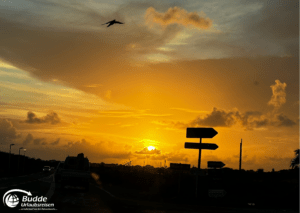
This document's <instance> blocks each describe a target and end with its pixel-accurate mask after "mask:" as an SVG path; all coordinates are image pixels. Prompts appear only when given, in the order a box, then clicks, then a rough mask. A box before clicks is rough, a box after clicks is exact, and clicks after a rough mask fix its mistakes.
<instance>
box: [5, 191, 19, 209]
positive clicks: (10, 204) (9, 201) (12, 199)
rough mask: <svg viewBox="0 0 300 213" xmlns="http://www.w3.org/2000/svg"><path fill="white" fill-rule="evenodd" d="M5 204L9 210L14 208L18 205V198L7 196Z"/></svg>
mask: <svg viewBox="0 0 300 213" xmlns="http://www.w3.org/2000/svg"><path fill="white" fill-rule="evenodd" d="M5 203H6V205H7V206H8V207H10V208H15V207H16V206H17V205H18V203H19V198H18V196H17V195H12V194H9V195H7V197H6V199H5Z"/></svg>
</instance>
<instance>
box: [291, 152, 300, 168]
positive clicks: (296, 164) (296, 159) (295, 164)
mask: <svg viewBox="0 0 300 213" xmlns="http://www.w3.org/2000/svg"><path fill="white" fill-rule="evenodd" d="M299 151H300V149H296V150H295V151H294V152H295V157H294V159H292V160H291V166H290V167H292V169H294V168H296V167H299Z"/></svg>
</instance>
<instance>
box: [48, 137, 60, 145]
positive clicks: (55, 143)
mask: <svg viewBox="0 0 300 213" xmlns="http://www.w3.org/2000/svg"><path fill="white" fill-rule="evenodd" d="M59 141H60V138H57V139H56V141H54V142H52V143H50V145H53V146H54V145H58V144H59Z"/></svg>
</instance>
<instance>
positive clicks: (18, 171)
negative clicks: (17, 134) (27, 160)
mask: <svg viewBox="0 0 300 213" xmlns="http://www.w3.org/2000/svg"><path fill="white" fill-rule="evenodd" d="M20 150H21V149H19V160H18V173H19V172H20V171H19V170H20Z"/></svg>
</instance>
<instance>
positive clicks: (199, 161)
mask: <svg viewBox="0 0 300 213" xmlns="http://www.w3.org/2000/svg"><path fill="white" fill-rule="evenodd" d="M201 143H202V138H200V144H201ZM200 165H201V149H199V158H198V169H199V170H200Z"/></svg>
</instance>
